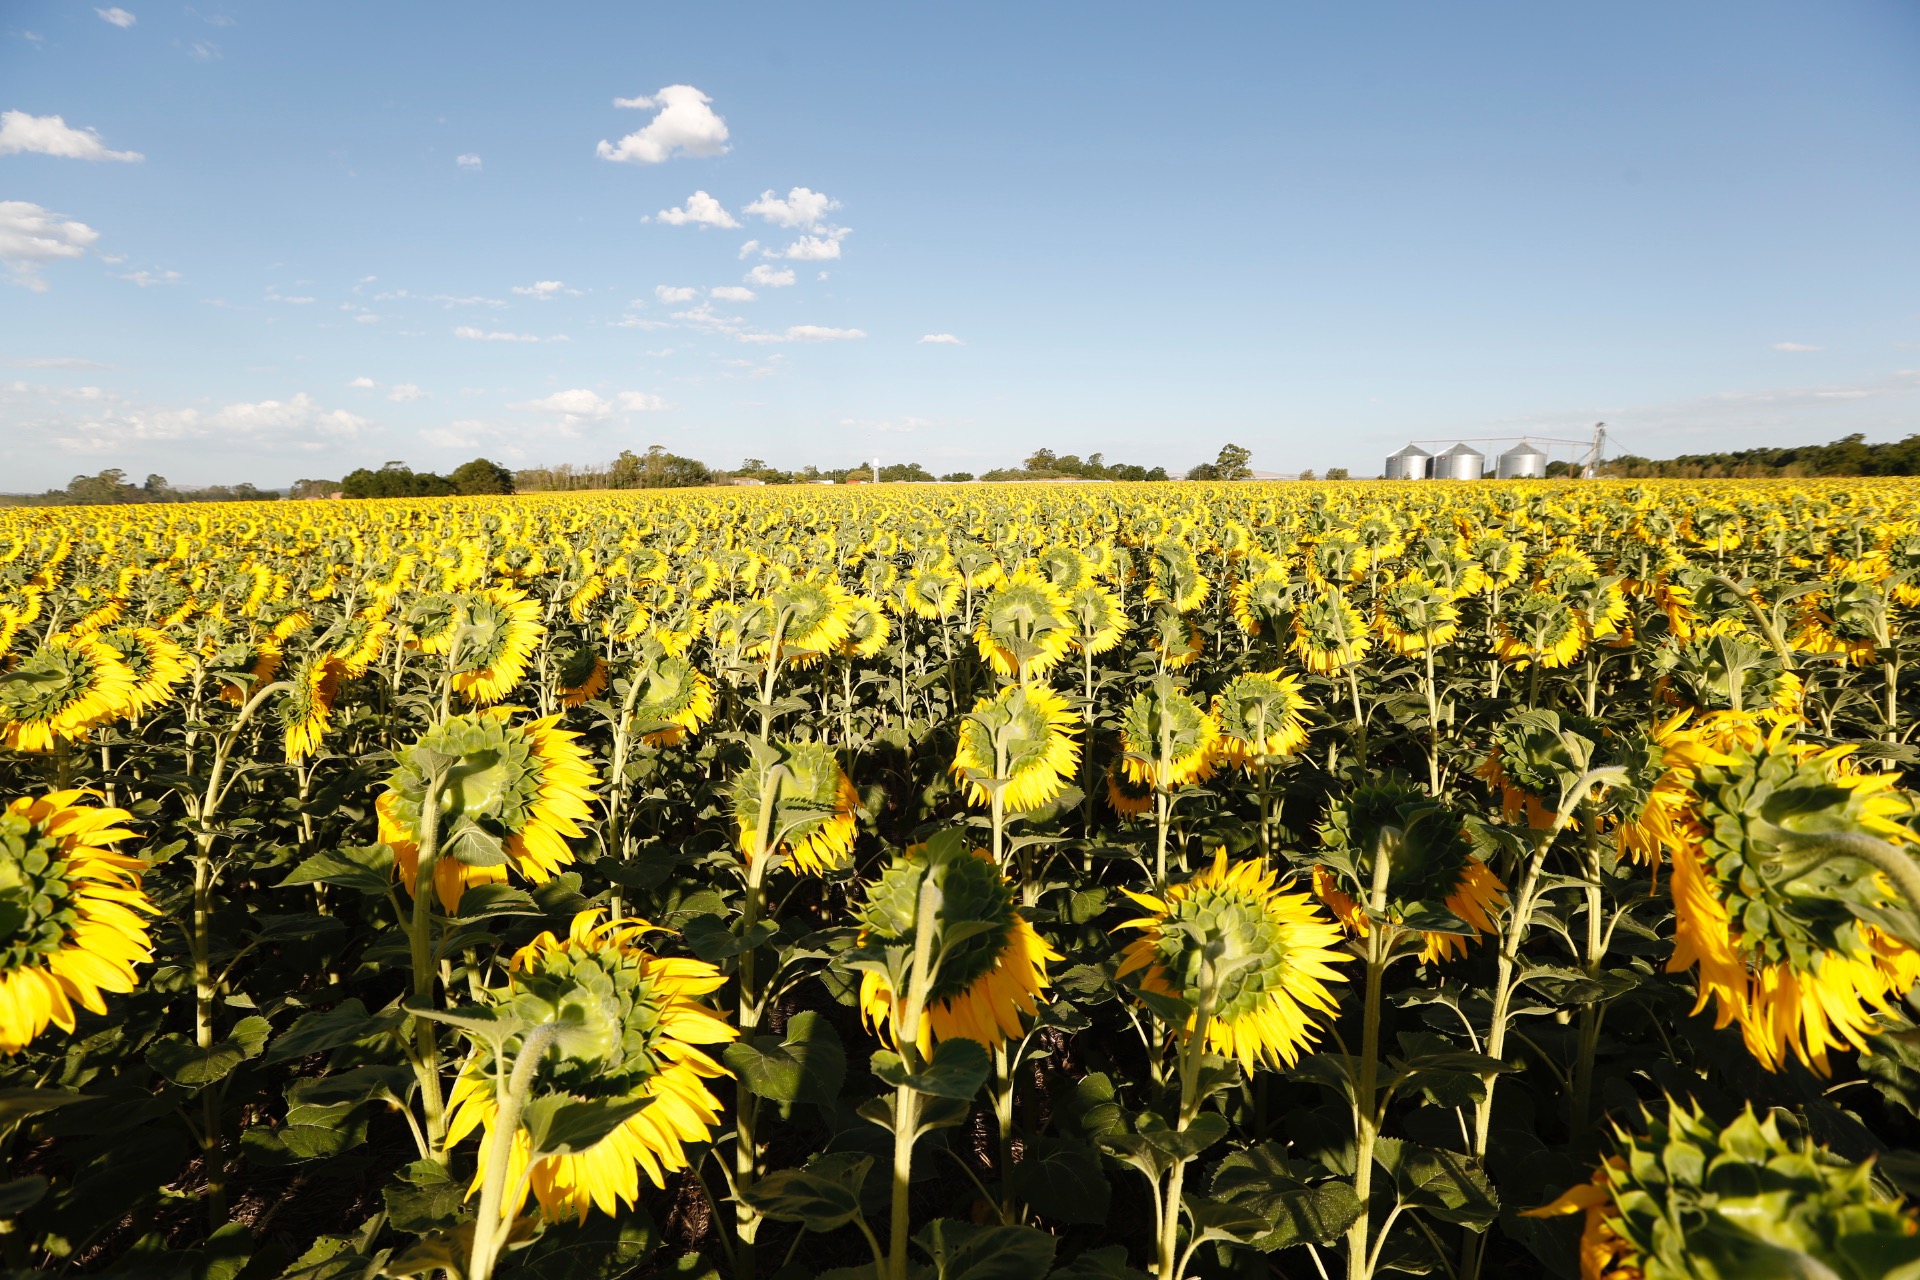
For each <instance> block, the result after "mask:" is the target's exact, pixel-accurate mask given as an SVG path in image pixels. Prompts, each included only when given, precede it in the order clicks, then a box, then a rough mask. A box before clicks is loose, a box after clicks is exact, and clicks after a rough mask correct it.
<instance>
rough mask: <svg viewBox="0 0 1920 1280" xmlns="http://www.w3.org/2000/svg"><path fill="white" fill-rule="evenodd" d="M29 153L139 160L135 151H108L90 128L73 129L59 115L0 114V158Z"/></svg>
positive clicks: (17, 112)
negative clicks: (24, 152)
mask: <svg viewBox="0 0 1920 1280" xmlns="http://www.w3.org/2000/svg"><path fill="white" fill-rule="evenodd" d="M23 151H31V152H33V153H35V154H36V155H43V156H60V157H61V158H63V159H67V160H139V159H142V158H143V157H142V156H141V155H140V153H139V152H138V151H109V150H107V145H106V143H104V142H102V141H101V140H100V134H99V133H98V131H96V130H93V129H75V128H73V127H72V126H71V125H69V124H68V123H67V122H66V120H65V119H64V118H62V117H60V116H30V115H28V114H27V113H26V112H24V111H0V156H10V155H14V154H16V153H18V152H23Z"/></svg>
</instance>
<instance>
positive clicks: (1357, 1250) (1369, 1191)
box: [1347, 841, 1398, 1280]
mask: <svg viewBox="0 0 1920 1280" xmlns="http://www.w3.org/2000/svg"><path fill="white" fill-rule="evenodd" d="M1385 844H1386V842H1385V841H1382V842H1381V847H1380V848H1377V849H1375V850H1374V854H1373V883H1372V884H1371V886H1370V887H1369V892H1368V896H1367V906H1368V909H1369V914H1370V915H1371V916H1372V917H1373V918H1372V920H1371V925H1372V927H1371V928H1369V929H1368V930H1367V989H1366V992H1365V993H1364V995H1363V996H1362V999H1363V1001H1364V1004H1363V1005H1362V1013H1361V1023H1360V1075H1359V1078H1358V1079H1357V1080H1355V1081H1354V1093H1353V1126H1354V1131H1353V1149H1354V1156H1353V1160H1354V1163H1353V1196H1354V1199H1355V1200H1357V1201H1358V1202H1359V1204H1360V1216H1359V1217H1357V1218H1355V1219H1354V1220H1353V1225H1352V1226H1351V1227H1349V1228H1347V1276H1348V1277H1349V1280H1367V1277H1368V1276H1371V1275H1372V1274H1373V1261H1374V1256H1375V1254H1376V1253H1377V1250H1369V1249H1368V1248H1367V1237H1368V1233H1369V1230H1370V1228H1371V1225H1372V1224H1371V1221H1370V1219H1371V1214H1370V1213H1369V1208H1370V1206H1369V1204H1368V1201H1369V1200H1370V1199H1371V1198H1372V1196H1373V1149H1374V1147H1375V1145H1376V1144H1377V1143H1378V1142H1379V1139H1380V1116H1379V1111H1380V1107H1379V1098H1378V1094H1379V1062H1380V998H1381V995H1382V994H1383V992H1382V988H1383V987H1384V986H1385V985H1386V984H1385V978H1386V972H1387V963H1388V957H1389V956H1390V955H1391V954H1392V952H1393V944H1394V941H1395V938H1396V937H1397V934H1398V930H1397V929H1395V928H1394V926H1393V925H1392V924H1390V923H1389V922H1388V921H1387V918H1386V915H1387V890H1388V878H1389V877H1390V875H1391V874H1392V869H1393V859H1392V857H1391V856H1390V851H1389V850H1388V849H1387V848H1386V847H1385Z"/></svg>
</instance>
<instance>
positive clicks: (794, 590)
mask: <svg viewBox="0 0 1920 1280" xmlns="http://www.w3.org/2000/svg"><path fill="white" fill-rule="evenodd" d="M768 603H769V605H770V606H771V612H772V614H773V619H774V620H775V621H777V622H780V623H784V626H783V627H782V629H781V632H780V657H781V660H782V661H785V662H791V663H793V664H794V665H796V666H807V665H808V664H810V663H813V662H816V661H818V660H819V658H820V655H821V654H824V653H832V652H833V651H834V650H836V649H838V648H839V647H840V645H841V644H842V643H843V642H844V641H845V640H846V638H847V633H848V631H849V630H850V629H851V628H852V626H853V616H854V611H855V608H854V597H853V596H852V595H851V594H850V593H849V592H848V591H847V589H846V588H845V587H842V586H841V585H840V584H839V583H837V582H833V581H826V582H789V583H787V584H785V585H784V586H782V587H780V588H779V589H778V590H776V591H775V592H774V593H773V594H772V596H771V597H769V600H768ZM759 648H760V651H762V652H764V649H765V646H764V645H762V646H760V647H759Z"/></svg>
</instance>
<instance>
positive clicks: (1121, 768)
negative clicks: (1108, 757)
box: [1107, 760, 1153, 818]
mask: <svg viewBox="0 0 1920 1280" xmlns="http://www.w3.org/2000/svg"><path fill="white" fill-rule="evenodd" d="M1107 803H1108V804H1109V805H1112V806H1113V811H1114V812H1115V813H1117V814H1119V815H1120V816H1121V817H1123V818H1137V817H1139V816H1140V815H1141V814H1143V813H1147V812H1149V811H1151V810H1152V808H1153V788H1152V787H1151V786H1149V785H1147V784H1146V783H1144V782H1135V781H1134V780H1133V779H1132V778H1131V777H1130V776H1129V775H1128V773H1127V769H1126V761H1124V760H1115V761H1114V762H1113V763H1112V764H1111V765H1109V766H1108V767H1107Z"/></svg>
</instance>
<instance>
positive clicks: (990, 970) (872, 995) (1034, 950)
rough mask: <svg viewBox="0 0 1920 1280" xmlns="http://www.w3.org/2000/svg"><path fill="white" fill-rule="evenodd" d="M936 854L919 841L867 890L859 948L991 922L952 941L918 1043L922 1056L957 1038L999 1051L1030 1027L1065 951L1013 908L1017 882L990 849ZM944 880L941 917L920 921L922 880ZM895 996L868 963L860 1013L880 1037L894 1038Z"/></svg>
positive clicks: (900, 944) (899, 942)
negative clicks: (1053, 964) (1050, 964)
mask: <svg viewBox="0 0 1920 1280" xmlns="http://www.w3.org/2000/svg"><path fill="white" fill-rule="evenodd" d="M957 848H958V852H956V853H954V854H953V855H951V856H945V857H941V856H937V855H936V856H931V857H930V856H929V855H928V849H927V846H925V845H916V846H914V847H913V848H911V849H909V850H908V851H907V856H906V857H904V858H902V859H900V860H898V861H896V862H895V863H894V864H893V865H892V866H891V867H889V868H888V869H887V870H886V871H885V872H883V873H882V874H881V876H880V879H878V880H877V881H875V882H874V883H873V884H871V885H869V886H868V888H867V901H866V904H865V905H864V906H863V907H862V908H861V909H860V912H859V923H860V945H861V946H862V947H869V948H879V947H905V948H909V949H910V948H912V946H913V944H914V938H915V935H916V933H917V931H918V930H920V929H923V928H930V929H933V930H934V931H935V933H936V935H937V936H940V937H944V936H945V935H946V934H947V932H948V931H949V930H953V929H955V928H956V927H958V926H962V925H964V926H968V927H975V926H978V925H985V926H987V927H986V928H984V929H980V930H979V931H978V932H975V933H971V934H969V935H968V936H966V937H963V938H961V939H960V940H959V941H957V942H955V943H954V944H953V945H951V946H949V947H946V948H945V950H944V953H943V955H942V958H941V960H940V963H939V969H938V971H937V973H936V974H935V975H934V979H933V984H932V990H931V991H929V992H928V995H927V1002H926V1010H925V1014H924V1016H923V1017H922V1018H921V1020H920V1028H919V1035H918V1037H917V1043H918V1045H919V1049H920V1053H921V1056H922V1057H931V1056H932V1055H933V1047H934V1045H935V1044H937V1043H938V1042H940V1041H942V1040H951V1039H954V1038H956V1037H959V1038H963V1039H967V1040H974V1041H978V1042H979V1043H980V1044H982V1045H985V1046H986V1047H987V1048H989V1049H992V1048H996V1047H998V1046H999V1045H1001V1044H1004V1043H1005V1042H1006V1041H1007V1040H1009V1039H1013V1040H1017V1039H1019V1038H1020V1036H1021V1035H1022V1034H1024V1032H1025V1026H1024V1024H1023V1022H1022V1019H1023V1018H1031V1017H1033V1016H1034V1015H1035V1014H1037V1013H1038V1012H1039V1001H1040V998H1041V997H1040V993H1041V992H1043V991H1045V990H1046V989H1047V986H1048V983H1047V961H1049V960H1059V959H1060V958H1061V957H1060V955H1059V954H1058V953H1056V952H1055V951H1054V950H1053V948H1052V947H1049V946H1048V945H1047V943H1046V940H1045V939H1043V938H1042V937H1041V936H1040V935H1039V934H1038V933H1036V932H1034V928H1033V926H1032V925H1031V924H1028V923H1027V920H1026V917H1024V916H1022V915H1021V914H1020V913H1019V911H1017V910H1016V909H1015V908H1014V884H1013V882H1012V881H1011V880H1009V879H1008V878H1007V877H1006V876H1004V875H1002V874H1001V873H1000V869H999V868H998V867H996V866H995V865H994V863H993V855H992V854H990V853H988V852H987V851H986V850H985V849H978V850H974V851H972V852H971V853H969V852H967V851H966V850H965V848H964V846H957ZM929 876H932V877H934V878H935V879H936V881H937V883H938V884H939V886H940V890H941V894H940V909H939V918H938V919H937V920H933V921H925V920H920V919H918V918H917V917H918V914H919V899H920V886H921V882H922V881H923V880H924V879H926V878H927V877H929ZM894 997H895V993H894V991H893V989H892V987H891V986H890V985H889V983H888V981H887V979H886V978H885V977H884V976H883V975H881V974H879V973H876V972H874V971H873V970H871V969H867V970H864V971H863V972H862V973H861V977H860V1013H861V1017H862V1018H863V1019H864V1020H865V1022H866V1024H867V1025H868V1026H869V1027H871V1028H873V1030H874V1032H875V1034H877V1035H879V1036H880V1037H881V1038H882V1039H883V1040H886V1041H887V1042H889V1043H891V1042H892V1040H893V1005H894Z"/></svg>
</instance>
